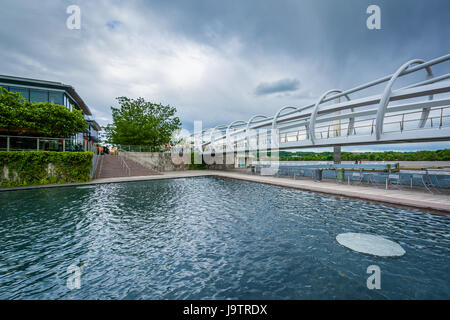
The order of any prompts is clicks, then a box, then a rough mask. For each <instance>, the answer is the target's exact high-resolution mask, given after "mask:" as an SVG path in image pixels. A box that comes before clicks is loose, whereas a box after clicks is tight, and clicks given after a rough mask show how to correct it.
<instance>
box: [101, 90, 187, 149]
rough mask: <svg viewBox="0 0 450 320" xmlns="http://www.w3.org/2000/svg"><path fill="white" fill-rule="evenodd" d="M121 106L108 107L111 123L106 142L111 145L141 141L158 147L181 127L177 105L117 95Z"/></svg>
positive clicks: (106, 128) (143, 143)
mask: <svg viewBox="0 0 450 320" xmlns="http://www.w3.org/2000/svg"><path fill="white" fill-rule="evenodd" d="M117 101H118V102H119V105H120V108H114V107H111V111H112V117H113V123H112V124H109V125H107V126H106V127H105V128H104V129H105V135H106V136H107V142H108V143H111V144H114V145H143V146H150V147H155V148H161V147H163V146H165V145H167V143H168V142H169V141H170V139H171V137H172V134H173V132H175V131H176V130H178V129H180V128H181V122H180V119H179V118H178V117H176V116H175V113H176V111H177V110H176V108H174V107H170V106H169V105H167V106H164V105H162V104H155V103H152V102H148V101H145V100H144V99H143V98H138V99H130V98H127V97H119V98H117Z"/></svg>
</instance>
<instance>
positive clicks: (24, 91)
mask: <svg viewBox="0 0 450 320" xmlns="http://www.w3.org/2000/svg"><path fill="white" fill-rule="evenodd" d="M9 91H11V92H19V93H20V94H22V97H24V98H25V99H26V100H28V101H30V90H29V89H27V88H17V87H10V88H9Z"/></svg>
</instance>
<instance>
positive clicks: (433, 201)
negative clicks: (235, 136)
mask: <svg viewBox="0 0 450 320" xmlns="http://www.w3.org/2000/svg"><path fill="white" fill-rule="evenodd" d="M199 176H217V177H223V178H231V179H238V180H245V181H251V182H258V183H265V184H270V185H275V186H281V187H288V188H295V189H300V190H304V191H312V192H320V193H326V194H330V195H335V196H344V197H350V198H356V199H361V200H370V201H376V202H382V203H388V204H392V205H399V206H406V207H413V208H419V209H425V210H432V211H438V212H440V213H446V214H450V196H447V195H435V194H430V193H427V192H423V191H417V190H411V191H410V190H396V189H391V190H384V189H382V188H376V187H367V186H355V185H346V184H337V183H334V182H316V181H312V180H293V179H289V178H277V177H268V176H256V175H248V174H243V173H237V172H227V171H212V170H192V171H173V172H164V173H163V174H160V175H151V176H134V177H116V178H102V179H95V180H93V181H91V182H86V183H77V184H67V185H61V184H57V185H45V186H30V187H18V188H1V189H0V191H8V190H22V189H35V188H49V187H64V186H77V185H90V184H103V183H117V182H129V181H146V180H159V179H173V178H187V177H199Z"/></svg>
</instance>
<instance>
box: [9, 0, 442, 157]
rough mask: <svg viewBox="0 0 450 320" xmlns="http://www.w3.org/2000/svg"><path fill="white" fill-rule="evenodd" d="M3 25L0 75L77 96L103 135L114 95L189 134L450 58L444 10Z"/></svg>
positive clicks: (252, 11)
mask: <svg viewBox="0 0 450 320" xmlns="http://www.w3.org/2000/svg"><path fill="white" fill-rule="evenodd" d="M73 4H75V5H78V6H79V7H80V9H81V29H80V30H70V29H68V28H67V27H66V20H67V18H68V17H69V15H68V14H67V13H66V8H67V7H68V6H69V5H73ZM371 4H376V5H378V6H380V8H381V30H368V29H367V27H366V19H367V17H368V16H369V15H368V14H367V13H366V9H367V7H368V6H369V5H371ZM0 26H1V27H0V74H6V75H13V76H22V77H30V78H38V79H45V80H53V81H59V82H63V83H67V84H70V85H72V86H74V87H75V88H76V90H77V91H78V92H79V94H80V95H81V97H82V98H83V99H84V100H85V102H86V103H87V104H88V105H89V107H90V108H91V110H92V111H93V113H94V115H95V118H96V119H97V121H98V122H99V123H100V124H101V125H105V124H107V123H108V122H110V121H111V113H110V106H115V105H116V100H115V97H118V96H128V97H139V96H141V97H144V98H146V99H147V100H150V101H152V102H156V103H159V102H161V103H163V104H170V105H172V106H175V107H176V108H177V109H178V115H179V117H180V119H181V120H182V122H183V127H184V128H186V129H188V130H192V127H193V121H194V120H203V125H204V127H210V126H215V125H218V124H225V123H229V122H231V121H234V120H248V119H249V118H250V116H251V115H253V114H266V115H272V114H274V113H275V112H276V111H277V110H278V109H279V108H280V107H282V106H287V105H291V106H302V105H306V104H309V103H312V102H313V101H314V100H315V99H317V97H318V96H320V95H321V94H322V93H323V92H324V91H326V90H328V89H330V88H341V89H348V88H351V87H353V86H356V85H359V84H361V83H363V82H367V81H370V80H373V79H376V78H379V77H381V76H384V75H387V74H390V73H393V72H394V71H395V69H396V68H398V67H399V66H400V65H401V64H402V63H404V62H405V61H408V60H410V59H413V58H421V59H425V60H427V59H431V58H435V57H438V56H442V55H444V54H448V53H449V52H450V41H449V33H450V1H448V0H427V1H425V0H423V1H422V0H395V1H394V0H388V1H385V0H284V1H279V0H277V1H275V0H273V1H265V0H221V1H218V0H179V1H174V0H147V1H144V0H129V1H113V0H111V1H107V0H98V1H92V0H91V1H87V0H86V1H82V0H78V1H77V0H67V1H56V0H40V1H28V0H27V1H25V0H2V2H1V11H0ZM447 72H448V71H447ZM424 77H425V75H424ZM434 145H435V147H442V146H443V145H444V146H447V147H449V146H448V144H442V143H440V144H434ZM434 145H433V146H434ZM430 146H431V145H427V146H426V147H430ZM424 147H425V146H424V145H419V144H414V145H409V146H408V148H410V149H411V148H418V149H421V148H424ZM392 148H394V149H402V148H403V149H404V148H405V147H402V146H394V147H392ZM360 149H361V148H360ZM363 149H364V150H365V149H376V148H375V147H367V148H363ZM348 150H350V149H348ZM361 150H362V149H361Z"/></svg>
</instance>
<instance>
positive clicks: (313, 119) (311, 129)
mask: <svg viewBox="0 0 450 320" xmlns="http://www.w3.org/2000/svg"><path fill="white" fill-rule="evenodd" d="M332 93H342V90H339V89H331V90H328V91H327V92H325V93H324V94H322V96H321V97H320V98H319V100H317V102H316V104H315V106H314V109H313V111H312V113H311V118H310V119H309V128H308V131H309V140H311V143H312V144H314V143H315V140H316V132H315V130H316V118H317V113H318V112H319V107H320V104H321V103H322V102H323V100H325V99H326V97H328V95H330V94H332ZM345 97H346V98H347V101H350V98H349V96H348V95H347V94H346V95H345ZM352 111H353V109H352ZM353 120H354V118H350V122H349V130H351V128H352V127H353V123H354V122H353Z"/></svg>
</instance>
